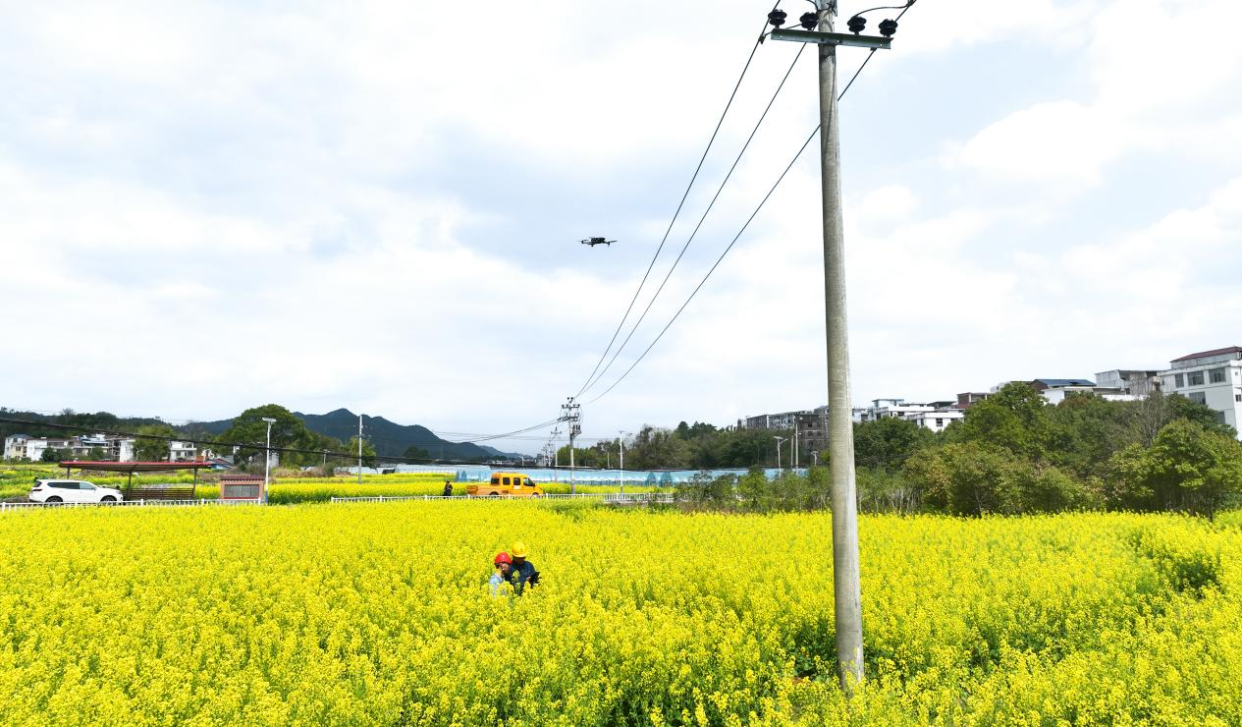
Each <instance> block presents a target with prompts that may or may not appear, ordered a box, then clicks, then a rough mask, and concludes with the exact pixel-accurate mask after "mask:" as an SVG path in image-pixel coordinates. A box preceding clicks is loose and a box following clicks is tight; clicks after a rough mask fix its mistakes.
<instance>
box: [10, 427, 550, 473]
mask: <svg viewBox="0 0 1242 727" xmlns="http://www.w3.org/2000/svg"><path fill="white" fill-rule="evenodd" d="M552 421H556V420H552ZM0 422H8V423H10V424H22V425H25V426H29V427H32V428H36V427H43V428H49V429H59V430H62V431H70V432H86V433H89V434H110V435H112V436H117V437H130V438H133V439H155V440H159V441H162V442H189V443H190V444H198V445H203V446H206V447H216V448H223V447H237V448H240V449H255V450H270V451H272V452H289V453H292V454H313V455H315V456H316V457H320V456H323V455H325V454H326V455H327V456H329V457H333V458H338V459H347V460H355V459H357V458H358V453H357V452H334V451H332V450H324V449H303V448H299V447H279V446H271V447H268V446H266V445H265V444H264V443H263V442H219V441H211V440H208V439H194V438H192V437H188V436H165V435H162V434H139V433H137V432H124V431H116V430H110V429H100V428H99V427H84V426H80V425H75V424H59V423H56V422H40V421H35V420H31V419H18V418H14V417H4V416H0ZM548 423H551V422H548ZM546 424H547V423H545V424H543V425H540V426H546ZM535 428H537V427H531V428H530V429H535ZM530 429H526V430H519V431H530ZM496 436H497V435H491V436H490V437H489V438H496ZM479 441H484V440H479ZM472 443H473V442H437V443H436V444H472ZM368 459H375V460H376V461H380V460H382V461H386V462H405V463H412V464H423V463H431V464H475V463H473V462H467V461H464V460H461V461H456V460H447V461H446V460H435V459H429V458H420V457H393V456H387V455H382V456H381V455H378V454H377V455H375V456H374V457H368ZM49 464H54V463H49Z"/></svg>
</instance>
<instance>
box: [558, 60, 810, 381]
mask: <svg viewBox="0 0 1242 727" xmlns="http://www.w3.org/2000/svg"><path fill="white" fill-rule="evenodd" d="M804 50H806V44H802V45H800V46H799V47H798V52H797V53H796V54H794V58H793V61H792V62H790V64H789V68H788V70H786V71H785V75H784V76H783V77H782V78H781V82H780V84H779V85H777V87H776V91H775V93H773V94H772V98H771V99H769V100H768V105H767V107H766V108H764V110H763V113H762V114H760V115H759V120H758V121H757V122H755V128H754V129H751V132H750V136H749V137H747V139H746V143H745V144H743V145H742V150H741V151H739V152H738V153H737V158H736V159H734V160H733V166H731V167H729V172H728V173H727V174H725V177H724V180H723V181H721V182H720V186H719V187H718V188H717V189H716V194H715V196H713V197H712V201H711V202H709V203H708V205H707V209H705V210H703V216H702V217H700V218H699V222H698V224H697V225H695V226H694V230H693V231H692V232H691V233H690V237H689V238H687V239H686V244H685V245H682V247H681V252H679V253H677V259H676V260H674V261H673V266H672V267H670V268H669V269H668V273H666V274H665V276H664V280H662V281H661V282H660V287H659V288H656V292H655V295H653V296H651V300H650V301H648V302H647V307H646V309H644V310H643V314H642V315H641V316H639V317H638V320H637V321H635V322H634V326H633V328H631V329H630V332H629V333H628V334H626V336H625V340H624V341H622V342H621V345H620V346H618V347H617V350H616V351H615V352H613V354H612V358H611V359H610V360H609V361H608V365H607V366H605V367H604V369H603V371H600V372H599V376H596V377H595V379H594V380H593V381H590V382H589V383H588V384H587V385H586V386H585V387H583V389H582V390H581V391H579V392H578V396H582V395H583V394H585V393H586V392H587V391H589V390H590V389H591V387H592V386H595V384H597V383H599V380H600V379H602V378H604V374H606V373H608V369H610V368H612V365H613V363H615V362H616V360H617V357H618V356H620V355H621V352H622V351H624V350H625V347H626V345H627V344H629V342H630V339H631V338H633V337H634V333H635V332H637V331H638V327H639V326H640V325H642V322H643V321H644V320H645V319H646V318H647V314H648V313H650V312H651V307H652V306H653V305H655V302H656V298H659V297H660V293H662V292H664V286H665V285H667V284H668V281H669V278H671V277H673V271H674V270H676V269H677V265H678V263H680V262H681V258H682V257H683V256H684V255H685V254H686V250H688V249H689V248H690V243H692V242H694V238H695V236H696V235H698V234H699V229H700V228H702V227H703V222H704V221H705V220H706V219H707V216H708V215H709V214H711V211H712V208H713V207H715V206H716V200H718V199H720V194H721V192H723V191H724V188H725V185H727V184H728V183H729V179H730V178H732V177H733V172H734V170H736V169H737V165H738V164H740V163H741V162H742V157H743V156H744V155H745V154H746V150H747V149H749V148H750V143H751V142H752V141H754V140H755V134H757V133H759V127H760V126H763V122H764V120H765V119H767V117H768V112H769V111H771V110H772V105H773V104H774V103H776V97H777V96H779V95H780V94H781V90H782V89H784V88H785V82H786V81H788V80H789V75H790V74H791V73H793V69H794V66H796V65H797V64H798V59H799V58H801V57H802V51H804ZM605 355H607V352H605ZM575 398H577V397H575Z"/></svg>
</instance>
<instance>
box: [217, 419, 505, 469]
mask: <svg viewBox="0 0 1242 727" xmlns="http://www.w3.org/2000/svg"><path fill="white" fill-rule="evenodd" d="M293 415H294V416H295V417H297V418H298V419H301V420H302V421H303V422H305V423H306V428H307V429H310V430H311V431H312V432H318V433H319V434H324V435H327V436H329V437H333V438H335V439H339V440H341V441H342V442H348V441H349V439H350V437H354V436H357V434H358V415H357V414H355V413H353V412H351V411H350V410H348V409H337V410H336V411H330V412H328V413H327V414H303V413H301V412H296V411H295V412H293ZM231 424H232V420H231V419H223V420H221V421H216V422H195V425H194V426H195V427H197V428H201V429H203V430H205V431H208V432H210V433H212V434H221V433H223V432H224V431H225V430H226V429H228V428H229V426H230V425H231ZM362 426H363V436H364V437H365V438H366V440H367V441H369V442H371V444H372V445H374V447H375V451H376V453H377V454H378V455H379V456H380V457H401V456H402V455H404V454H405V451H406V450H407V449H409V448H410V447H412V446H414V447H422V448H423V449H425V450H427V452H429V453H430V454H431V456H432V458H434V459H448V460H475V459H479V460H482V459H496V458H497V457H505V458H518V457H521V456H523V455H521V454H515V453H512V452H502V451H500V450H498V449H496V448H494V447H488V446H482V445H478V444H472V443H469V442H466V443H458V442H450V441H448V440H445V439H441V438H440V437H437V436H436V435H435V434H433V433H432V431H431V430H430V429H428V428H426V427H423V426H419V425H417V424H410V425H405V424H397V423H396V422H391V421H389V420H387V419H385V418H384V417H369V416H366V415H363V417H362Z"/></svg>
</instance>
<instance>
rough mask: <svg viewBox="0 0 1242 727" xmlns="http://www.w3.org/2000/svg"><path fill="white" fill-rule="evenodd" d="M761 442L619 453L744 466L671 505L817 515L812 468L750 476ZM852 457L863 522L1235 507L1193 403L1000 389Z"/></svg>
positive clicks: (862, 433) (712, 437)
mask: <svg viewBox="0 0 1242 727" xmlns="http://www.w3.org/2000/svg"><path fill="white" fill-rule="evenodd" d="M774 434H776V435H781V434H782V433H781V432H773V431H771V430H740V431H737V430H721V429H717V428H715V427H712V426H711V425H702V424H695V425H693V426H687V425H686V424H685V423H684V422H683V423H682V424H681V425H679V426H678V427H677V428H676V429H671V430H669V429H664V430H661V429H655V428H652V427H644V428H643V430H642V431H641V432H639V433H638V434H637V435H636V436H635V437H633V438H632V439H631V440H628V441H627V443H626V466H627V467H630V466H633V467H634V468H635V469H657V468H671V469H711V468H717V467H721V468H736V467H749V468H751V471H750V472H749V473H748V474H746V475H743V476H740V477H738V476H726V477H718V478H710V477H705V476H701V477H697V478H695V479H694V480H692V481H691V482H689V483H687V484H685V485H683V486H681V487H679V488H678V498H679V499H681V500H682V501H683V502H686V503H690V504H694V505H699V506H711V507H725V508H730V509H731V508H743V509H751V510H761V511H767V510H798V509H814V508H816V507H823V506H826V504H827V490H828V482H829V480H828V477H829V475H828V472H827V469H826V468H825V467H818V468H812V469H811V470H810V471H809V473H808V474H807V475H806V476H797V475H793V474H791V473H787V474H785V475H783V476H781V477H778V478H776V479H775V480H769V479H768V478H767V477H765V476H763V474H762V472H761V471H760V470H759V467H760V466H762V465H765V464H767V463H768V462H770V461H771V460H770V459H768V457H769V456H770V450H771V447H772V439H771V438H772V436H773V435H774ZM785 434H787V433H785ZM609 446H611V447H613V448H615V447H616V443H615V442H613V443H601V444H600V445H597V446H596V447H594V448H592V449H591V450H580V451H581V452H586V453H588V459H587V460H586V461H588V462H590V461H592V460H590V459H589V457H590V454H589V453H590V452H596V453H597V455H598V453H599V452H601V451H605V452H609V451H612V450H608V449H606V448H607V447H609ZM765 447H766V448H767V450H766V451H765V449H764V448H765ZM854 457H855V465H856V468H857V470H856V471H857V482H858V499H859V507H860V509H862V510H864V511H870V512H902V513H910V512H920V511H930V512H943V513H949V514H954V515H985V514H1002V515H1020V514H1028V513H1038V512H1056V511H1062V510H1082V509H1117V510H1137V511H1181V512H1189V513H1194V514H1198V515H1205V516H1208V517H1211V516H1213V515H1214V514H1215V513H1216V512H1217V511H1219V510H1220V509H1221V508H1223V507H1228V506H1232V505H1235V504H1239V502H1240V498H1242V443H1239V442H1238V440H1237V439H1236V432H1235V431H1234V430H1233V428H1232V427H1229V426H1227V425H1225V424H1223V423H1222V422H1221V419H1220V415H1219V414H1218V413H1217V412H1215V411H1213V410H1211V409H1209V408H1207V407H1206V406H1203V405H1202V404H1197V403H1195V402H1192V401H1190V400H1189V399H1186V398H1185V397H1181V396H1176V395H1171V396H1164V395H1161V394H1158V393H1157V394H1154V395H1153V396H1151V397H1149V398H1147V399H1144V400H1141V401H1106V400H1104V399H1102V398H1099V397H1096V396H1092V395H1090V394H1082V395H1071V396H1069V397H1067V398H1066V399H1065V400H1064V401H1063V402H1061V403H1060V404H1057V405H1055V406H1053V405H1050V404H1048V403H1047V402H1046V400H1045V399H1044V398H1043V397H1042V396H1041V395H1040V394H1039V393H1038V392H1037V391H1036V390H1035V389H1034V388H1032V387H1031V386H1030V385H1029V384H1022V383H1012V384H1008V385H1006V386H1005V387H1003V388H1002V389H1001V390H1000V391H998V392H997V393H996V394H994V395H993V396H991V397H990V398H988V399H986V400H984V401H981V402H979V403H977V404H975V405H973V406H972V407H971V408H970V409H968V410H967V412H966V416H965V418H964V419H962V420H961V421H959V422H954V423H953V424H951V425H950V426H949V427H948V428H946V429H945V431H944V432H943V433H940V434H935V433H933V432H931V431H930V430H927V429H924V428H922V427H919V426H918V425H916V424H915V423H914V422H911V421H908V420H905V419H900V418H896V417H894V418H884V419H879V420H877V421H870V422H865V423H861V424H855V426H854ZM565 461H567V460H566V459H562V464H564V463H565ZM577 461H578V462H581V461H583V460H581V459H578V460H577ZM595 461H598V459H596V460H595ZM613 461H614V466H615V455H614V460H613ZM819 461H820V463H821V464H822V465H827V464H829V453H828V452H827V451H824V452H821V453H820V458H819ZM631 462H632V463H633V464H632V465H631ZM587 466H591V465H587Z"/></svg>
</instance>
